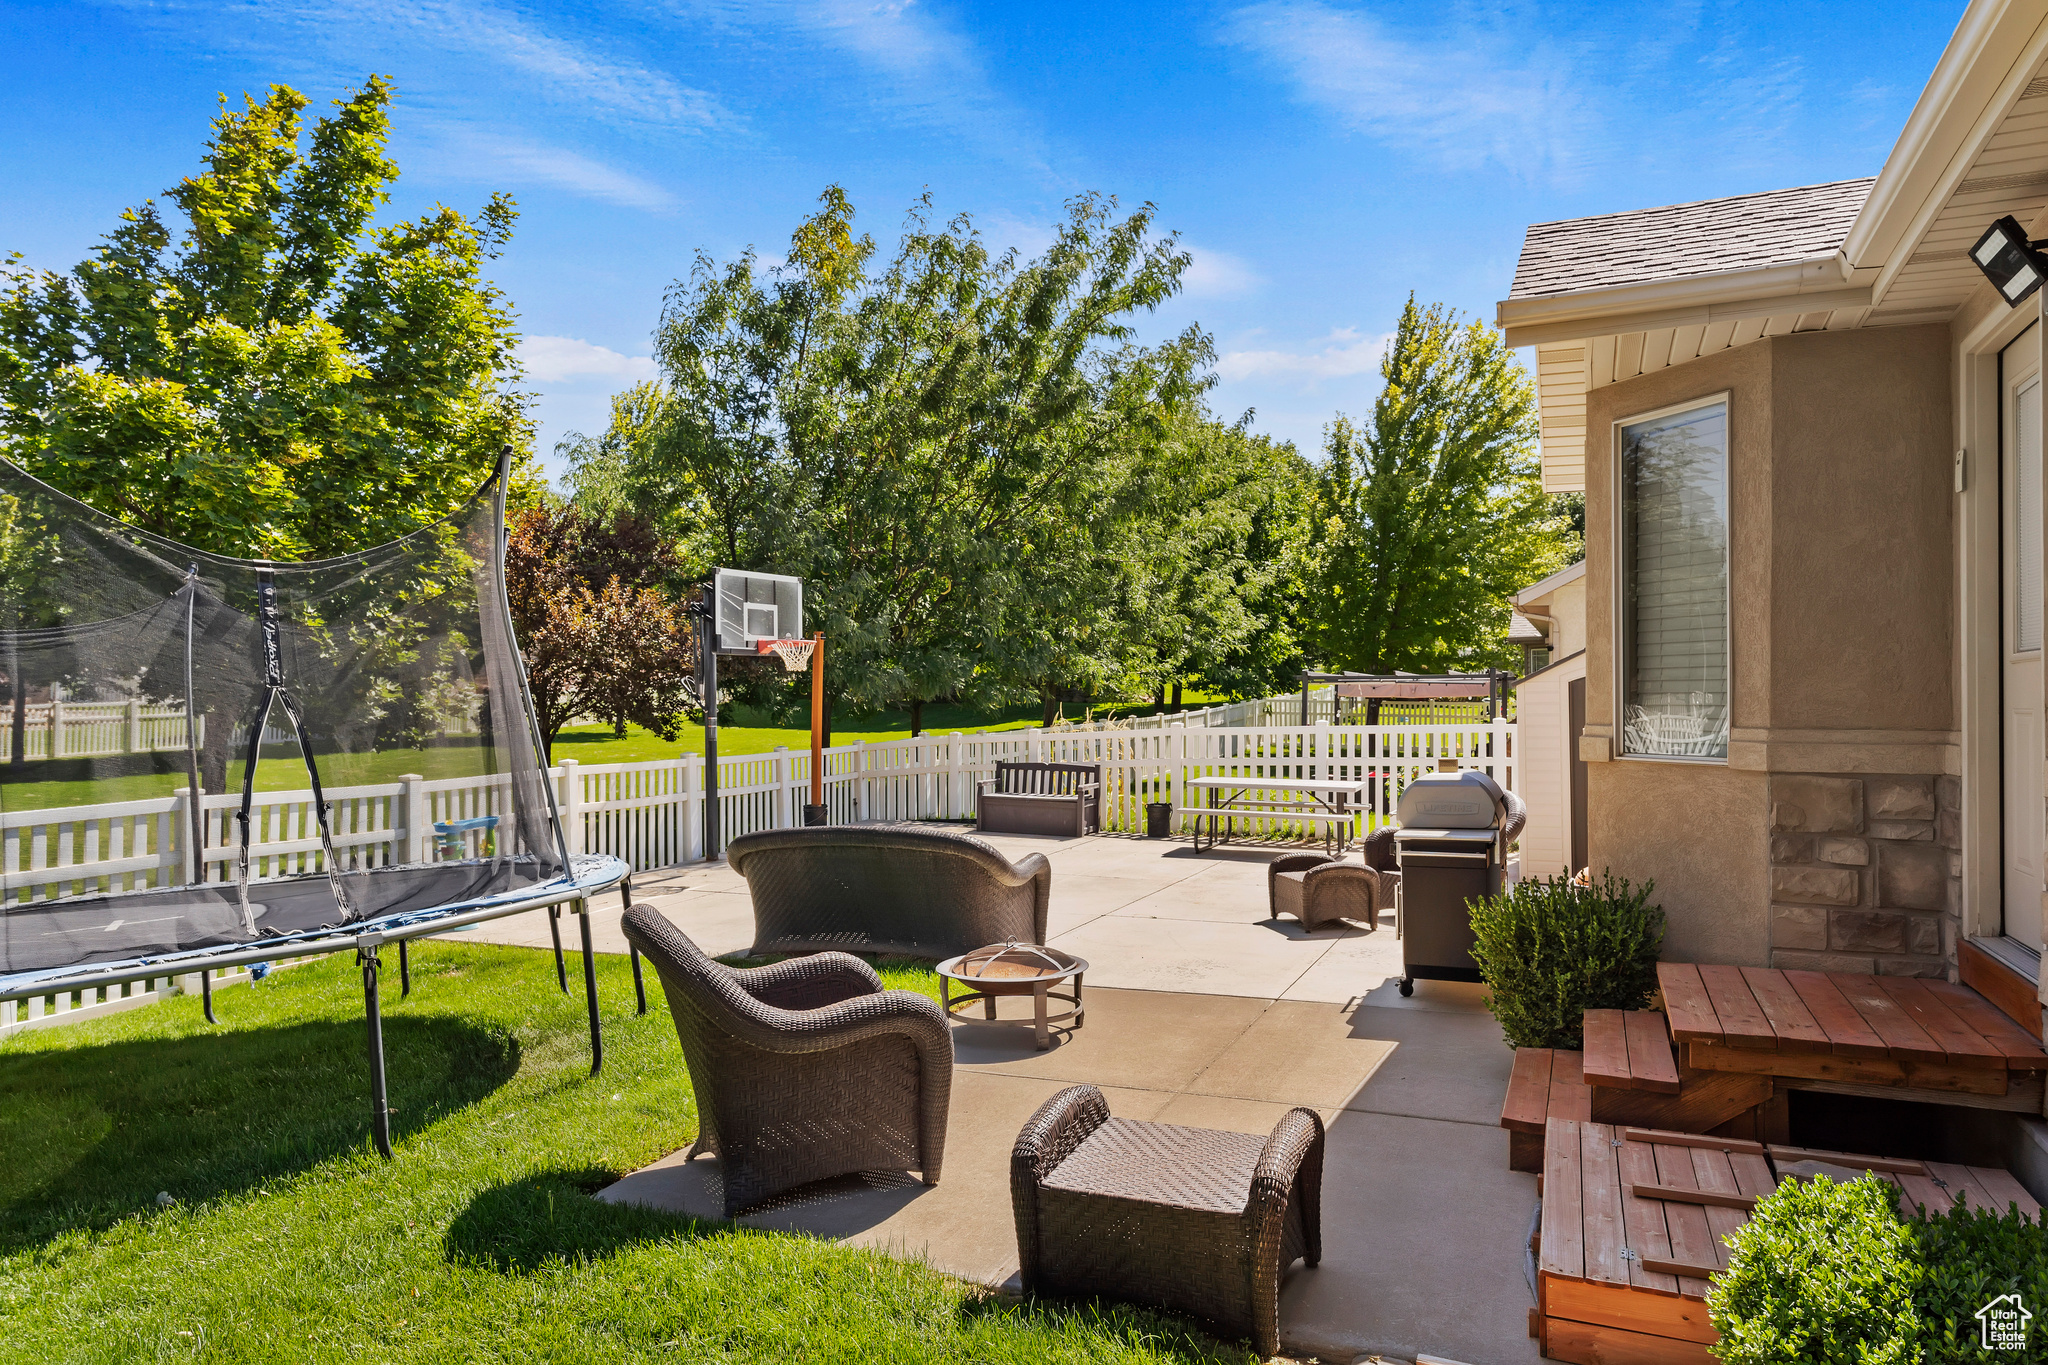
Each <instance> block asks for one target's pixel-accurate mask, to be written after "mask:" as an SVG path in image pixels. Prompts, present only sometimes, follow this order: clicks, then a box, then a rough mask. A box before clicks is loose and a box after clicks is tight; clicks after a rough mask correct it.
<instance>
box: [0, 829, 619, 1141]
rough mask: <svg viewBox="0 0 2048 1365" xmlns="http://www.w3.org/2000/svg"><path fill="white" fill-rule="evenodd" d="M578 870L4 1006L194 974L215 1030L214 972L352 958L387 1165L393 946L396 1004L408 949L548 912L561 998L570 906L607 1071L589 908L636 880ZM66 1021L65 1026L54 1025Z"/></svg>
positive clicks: (89, 980)
mask: <svg viewBox="0 0 2048 1365" xmlns="http://www.w3.org/2000/svg"><path fill="white" fill-rule="evenodd" d="M581 861H582V862H583V864H584V866H583V867H582V868H580V869H578V868H575V867H573V866H572V869H571V875H570V876H569V877H568V878H567V879H566V880H565V879H563V878H556V879H554V880H552V881H547V882H537V883H535V884H534V885H533V886H531V887H528V888H526V891H525V893H524V894H514V893H504V895H505V899H504V900H503V902H502V903H498V904H492V905H487V906H480V907H478V908H475V909H470V910H456V911H454V912H452V913H446V912H439V911H434V910H408V911H403V912H400V913H397V914H393V915H388V916H385V917H384V918H383V919H382V920H375V919H372V920H365V921H363V922H362V923H360V924H355V925H348V926H342V927H337V928H334V929H315V930H308V931H306V932H304V933H301V934H295V935H287V936H284V937H280V938H276V939H272V940H270V941H269V942H267V943H263V944H235V945H231V946H223V947H219V948H196V949H192V950H189V951H187V952H181V953H164V954H160V955H157V956H154V957H148V958H136V959H131V960H130V961H128V962H124V963H121V964H118V965H115V966H106V967H97V968H95V967H75V968H63V969H59V970H56V971H42V972H36V973H32V974H30V973H24V974H22V975H21V976H18V977H15V978H12V979H10V978H7V977H0V1001H8V1000H30V999H33V998H35V997H36V996H39V995H50V994H53V993H59V992H70V991H82V990H95V989H98V988H99V987H102V986H118V985H120V984H122V983H123V982H128V981H146V980H149V979H151V978H153V977H167V976H183V975H187V974H189V973H191V972H194V971H197V972H198V973H199V974H200V975H199V981H200V994H201V997H202V1001H203V1007H204V1009H205V1012H206V1022H207V1023H209V1024H217V1023H219V1020H217V1019H215V1018H214V1014H213V978H212V974H211V969H213V968H215V967H245V966H249V965H251V964H253V963H257V962H277V961H281V960H283V959H285V958H291V957H312V956H316V955H327V954H333V953H345V952H349V951H351V950H353V951H354V953H355V955H356V962H357V964H358V965H359V966H360V967H361V968H362V973H363V1017H364V1023H365V1025H366V1029H367V1033H368V1038H367V1042H368V1047H369V1060H370V1136H371V1139H372V1140H373V1141H374V1142H375V1143H376V1147H377V1151H378V1152H379V1153H380V1154H381V1155H383V1156H385V1157H387V1158H388V1157H389V1156H390V1155H391V1105H390V1101H389V1096H388V1093H387V1090H386V1086H385V1075H384V1020H383V1012H382V1006H381V1003H380V1001H379V998H378V977H379V973H380V970H381V966H382V963H381V960H380V958H379V956H378V950H379V949H380V948H382V947H384V946H386V945H388V944H392V943H396V944H397V945H398V968H399V987H400V989H399V998H400V999H401V1000H402V999H404V998H405V997H406V996H408V995H410V994H411V993H412V970H411V962H410V960H409V958H408V955H407V949H408V947H409V946H410V945H411V943H412V941H413V940H414V939H419V938H432V937H434V936H435V935H437V934H444V933H447V932H448V931H449V930H451V929H462V928H466V927H468V926H470V925H473V924H483V923H486V922H488V921H490V920H494V919H503V918H504V917H505V916H507V915H518V914H524V913H525V912H527V911H528V910H539V909H545V910H546V911H547V912H548V932H549V935H550V936H551V937H552V938H553V939H554V946H555V979H556V982H557V983H558V984H559V985H560V987H561V990H562V993H563V994H564V995H567V994H568V993H569V974H568V965H567V963H566V962H565V961H564V960H563V956H562V929H561V914H562V907H563V906H564V905H573V911H572V913H574V914H575V915H576V917H577V920H578V924H579V928H580V929H581V938H582V940H583V942H582V949H583V996H584V1002H585V1005H586V1007H587V1008H588V1011H589V1016H590V1074H591V1075H593V1076H595V1075H597V1074H598V1073H599V1072H600V1071H601V1070H603V1068H604V1032H603V1028H602V1026H601V1025H600V1024H599V1022H598V1014H597V959H596V950H595V948H594V947H593V946H592V944H591V939H590V898H591V897H593V896H596V895H600V894H602V893H604V892H606V891H610V890H612V889H614V888H617V889H618V890H619V892H620V893H621V898H622V906H621V908H622V909H623V908H629V907H630V906H631V905H632V904H633V872H632V868H631V867H629V866H628V865H627V863H626V861H625V859H623V858H616V857H611V856H609V855H606V856H600V857H586V858H583V859H582V860H581ZM627 951H628V952H629V953H630V954H631V956H632V962H633V994H634V997H635V1004H636V1005H637V1009H636V1013H638V1014H645V1013H647V984H646V981H645V979H644V978H643V976H642V974H641V967H640V953H639V950H638V949H637V948H634V947H633V946H632V945H631V944H630V943H628V944H627ZM58 1017H60V1018H61V1017H62V1016H58Z"/></svg>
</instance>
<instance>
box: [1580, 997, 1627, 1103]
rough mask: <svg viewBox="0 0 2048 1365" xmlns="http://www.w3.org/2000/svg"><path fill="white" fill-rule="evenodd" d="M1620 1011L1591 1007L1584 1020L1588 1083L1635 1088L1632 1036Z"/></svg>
mask: <svg viewBox="0 0 2048 1365" xmlns="http://www.w3.org/2000/svg"><path fill="white" fill-rule="evenodd" d="M1621 1016H1622V1012H1621V1011H1620V1010H1587V1011H1586V1012H1585V1014H1584V1015H1582V1016H1581V1019H1580V1022H1581V1025H1582V1027H1583V1030H1584V1036H1585V1051H1584V1053H1583V1056H1584V1058H1585V1062H1584V1067H1585V1078H1586V1084H1588V1085H1604V1086H1608V1087H1610V1088H1611V1089H1615V1090H1633V1089H1634V1088H1635V1086H1634V1084H1633V1080H1632V1078H1631V1076H1630V1075H1629V1069H1628V1038H1627V1036H1626V1035H1625V1034H1624V1033H1623V1031H1622V1023H1621Z"/></svg>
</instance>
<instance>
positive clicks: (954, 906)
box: [725, 825, 1052, 958]
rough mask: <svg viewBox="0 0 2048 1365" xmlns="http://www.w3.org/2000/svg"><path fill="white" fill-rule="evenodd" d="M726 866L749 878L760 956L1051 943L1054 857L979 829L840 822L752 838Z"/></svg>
mask: <svg viewBox="0 0 2048 1365" xmlns="http://www.w3.org/2000/svg"><path fill="white" fill-rule="evenodd" d="M725 856H726V861H727V862H729V863H730V864H731V865H732V868H733V870H734V871H735V872H738V873H739V874H740V875H741V876H742V877H745V878H746V879H747V890H748V891H749V892H750V893H751V894H752V896H753V901H754V947H753V951H754V952H757V953H808V952H816V951H818V950H819V949H822V948H845V949H849V950H853V951H857V952H867V953H901V954H903V955H905V956H907V957H929V958H946V957H952V956H954V955H955V954H957V953H964V952H967V951H968V950H970V949H973V948H981V947H985V946H987V945H988V944H991V943H1044V942H1045V918H1046V908H1047V903H1048V901H1049V899H1050V897H1051V894H1052V864H1050V863H1048V862H1047V861H1046V860H1045V858H1044V856H1043V855H1041V854H1037V853H1030V854H1026V855H1025V856H1024V857H1023V858H1022V859H1021V860H1020V861H1018V862H1016V863H1012V862H1011V861H1010V860H1009V859H1008V858H1005V857H1004V856H1003V855H1002V854H1001V853H1000V852H998V851H997V850H996V849H994V848H993V847H991V846H990V845H988V844H985V843H983V842H982V841H981V840H979V839H976V838H974V837H973V836H972V835H968V834H955V833H952V832H950V831H947V830H935V829H921V828H913V827H909V826H902V825H833V826H828V827H824V828H812V829H778V830H766V831H763V832H762V833H759V834H746V835H742V836H740V837H739V838H737V839H735V840H733V841H732V843H731V844H730V845H729V846H728V847H727V848H726V853H725Z"/></svg>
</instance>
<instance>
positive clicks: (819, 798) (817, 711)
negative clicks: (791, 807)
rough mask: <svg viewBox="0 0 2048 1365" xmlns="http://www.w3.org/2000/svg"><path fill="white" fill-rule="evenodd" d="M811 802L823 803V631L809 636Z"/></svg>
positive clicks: (815, 803)
mask: <svg viewBox="0 0 2048 1365" xmlns="http://www.w3.org/2000/svg"><path fill="white" fill-rule="evenodd" d="M811 638H812V640H813V641H814V643H813V644H812V645H811V804H812V805H814V806H822V805H824V804H825V632H824V631H822V630H821V631H819V632H818V633H817V634H816V635H814V636H813V637H811Z"/></svg>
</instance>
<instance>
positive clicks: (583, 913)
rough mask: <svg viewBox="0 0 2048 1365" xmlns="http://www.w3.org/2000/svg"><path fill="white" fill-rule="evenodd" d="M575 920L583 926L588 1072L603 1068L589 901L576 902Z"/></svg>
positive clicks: (601, 1036) (601, 1031)
mask: <svg viewBox="0 0 2048 1365" xmlns="http://www.w3.org/2000/svg"><path fill="white" fill-rule="evenodd" d="M576 922H577V923H578V924H580V925H582V926H583V1000H584V1003H585V1004H587V1005H588V1006H589V1007H590V1074H591V1075H593V1076H595V1075H596V1074H597V1073H598V1072H600V1071H602V1070H604V1032H603V1029H602V1028H601V1026H600V1025H599V1024H598V1022H597V950H596V949H594V948H592V947H591V946H590V902H589V901H587V900H582V901H577V902H576Z"/></svg>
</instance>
